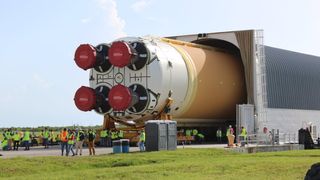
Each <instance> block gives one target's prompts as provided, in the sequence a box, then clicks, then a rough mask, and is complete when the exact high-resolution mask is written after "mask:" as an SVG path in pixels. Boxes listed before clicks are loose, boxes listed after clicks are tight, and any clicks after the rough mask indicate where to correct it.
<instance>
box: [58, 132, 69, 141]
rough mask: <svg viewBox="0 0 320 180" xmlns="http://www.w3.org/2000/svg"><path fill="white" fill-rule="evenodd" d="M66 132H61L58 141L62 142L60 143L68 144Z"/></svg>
mask: <svg viewBox="0 0 320 180" xmlns="http://www.w3.org/2000/svg"><path fill="white" fill-rule="evenodd" d="M67 136H68V132H67V131H62V132H61V133H60V140H61V141H62V142H68V137H67Z"/></svg>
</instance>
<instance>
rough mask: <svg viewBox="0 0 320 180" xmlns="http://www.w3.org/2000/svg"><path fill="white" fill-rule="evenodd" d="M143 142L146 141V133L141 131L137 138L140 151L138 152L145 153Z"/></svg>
mask: <svg viewBox="0 0 320 180" xmlns="http://www.w3.org/2000/svg"><path fill="white" fill-rule="evenodd" d="M145 141H146V133H145V132H144V130H142V131H141V132H140V136H139V149H140V151H145V147H144V143H145Z"/></svg>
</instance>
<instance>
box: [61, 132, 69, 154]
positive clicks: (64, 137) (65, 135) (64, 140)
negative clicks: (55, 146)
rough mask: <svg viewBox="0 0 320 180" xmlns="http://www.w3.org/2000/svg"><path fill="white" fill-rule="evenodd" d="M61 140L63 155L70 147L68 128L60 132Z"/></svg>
mask: <svg viewBox="0 0 320 180" xmlns="http://www.w3.org/2000/svg"><path fill="white" fill-rule="evenodd" d="M60 141H61V156H63V151H64V149H66V152H67V148H68V131H67V128H64V129H63V131H61V133H60Z"/></svg>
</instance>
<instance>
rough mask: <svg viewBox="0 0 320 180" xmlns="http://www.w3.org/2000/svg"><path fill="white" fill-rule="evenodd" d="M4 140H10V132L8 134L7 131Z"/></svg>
mask: <svg viewBox="0 0 320 180" xmlns="http://www.w3.org/2000/svg"><path fill="white" fill-rule="evenodd" d="M6 138H7V139H11V138H12V137H11V132H9V131H7V132H6Z"/></svg>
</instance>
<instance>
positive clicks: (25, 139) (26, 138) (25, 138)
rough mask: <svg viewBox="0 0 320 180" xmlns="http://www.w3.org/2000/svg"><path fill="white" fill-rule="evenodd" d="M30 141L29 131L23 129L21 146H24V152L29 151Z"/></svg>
mask: <svg viewBox="0 0 320 180" xmlns="http://www.w3.org/2000/svg"><path fill="white" fill-rule="evenodd" d="M30 139H31V134H30V131H29V130H28V129H25V131H24V133H23V138H22V141H23V144H24V147H25V148H24V150H25V151H29V150H30V144H29V143H30Z"/></svg>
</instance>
